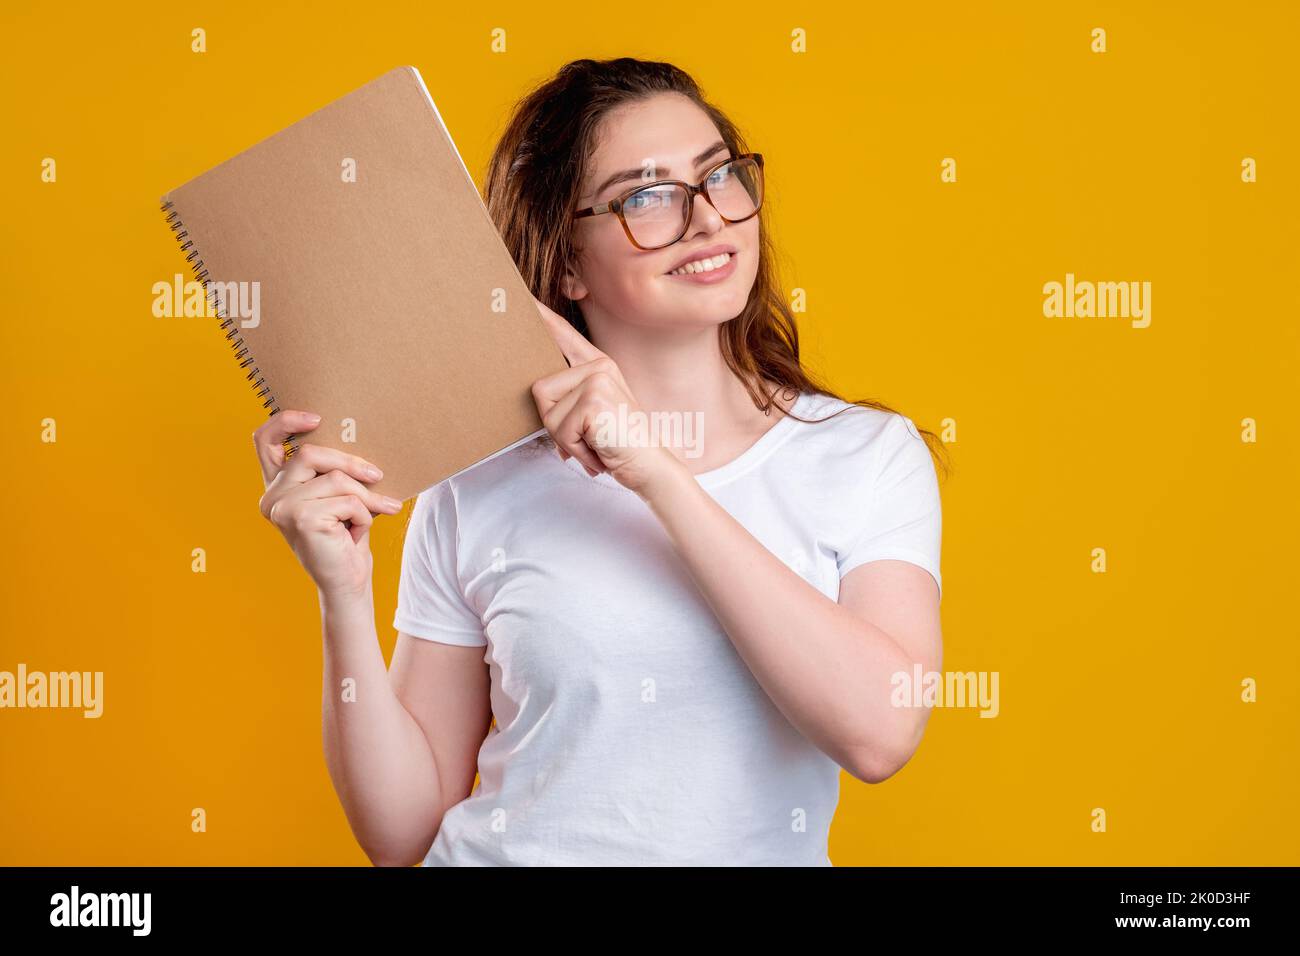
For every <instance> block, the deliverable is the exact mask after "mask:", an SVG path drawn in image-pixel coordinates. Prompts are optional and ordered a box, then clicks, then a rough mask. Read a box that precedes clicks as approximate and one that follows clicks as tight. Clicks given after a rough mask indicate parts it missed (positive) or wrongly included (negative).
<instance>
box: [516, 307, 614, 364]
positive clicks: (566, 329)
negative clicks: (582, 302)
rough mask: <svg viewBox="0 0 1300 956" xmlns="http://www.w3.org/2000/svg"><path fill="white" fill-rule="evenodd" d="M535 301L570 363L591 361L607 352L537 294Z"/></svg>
mask: <svg viewBox="0 0 1300 956" xmlns="http://www.w3.org/2000/svg"><path fill="white" fill-rule="evenodd" d="M533 301H534V302H535V303H537V311H538V312H539V313H540V314H541V316H542V322H543V324H544V325H545V326H546V328H547V331H549V332H550V333H551V338H552V339H554V340H555V344H556V345H557V346H558V347H559V349H560V352H561V353H562V354H563V355H564V357H565V359H567V360H568V363H569V364H570V365H577V364H578V363H580V362H590V361H591V360H592V359H594V358H599V357H600V356H602V355H604V354H605V353H604V352H602V351H601V350H600V349H598V348H596V346H594V345H592V344H591V342H589V341H587V337H586V336H585V335H583V334H582V333H581V332H579V331H578V330H577V329H575V328H574V327H573V326H572V325H570V324H569V321H568V319H566V318H564V317H563V316H562V315H560V314H559V313H557V312H556V311H555V310H553V309H552V308H550V307H549V306H548V305H546V304H545V303H544V302H542V300H541V299H539V298H537V296H533Z"/></svg>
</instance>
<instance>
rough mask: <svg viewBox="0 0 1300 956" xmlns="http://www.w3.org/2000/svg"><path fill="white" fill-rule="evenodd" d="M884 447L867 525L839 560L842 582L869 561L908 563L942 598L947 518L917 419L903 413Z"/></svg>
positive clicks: (883, 439)
mask: <svg viewBox="0 0 1300 956" xmlns="http://www.w3.org/2000/svg"><path fill="white" fill-rule="evenodd" d="M879 442H880V445H879V453H878V457H877V461H876V467H875V481H874V483H873V486H872V492H871V496H870V498H869V499H868V500H869V501H870V504H869V505H868V506H867V509H866V520H865V522H864V523H863V525H862V530H861V531H859V532H858V534H857V537H856V538H855V539H854V540H853V541H852V543H851V544H850V545H849V546H848V548H847V549H846V550H845V551H844V552H843V553H841V554H840V555H839V557H838V562H839V570H840V577H841V578H843V577H844V576H845V575H846V574H848V573H849V572H850V571H852V570H853V569H854V568H856V567H858V566H859V565H862V564H866V563H867V562H868V561H876V560H880V559H885V558H892V559H895V560H899V561H909V562H911V563H912V564H916V565H919V566H920V567H923V568H925V570H927V571H929V572H930V574H931V575H932V576H933V577H934V582H935V584H936V585H937V586H938V588H939V596H940V597H941V598H942V596H943V578H942V577H941V576H940V573H939V550H940V541H941V539H942V525H943V518H942V509H941V505H940V499H939V479H938V476H937V475H936V473H935V468H934V459H933V458H932V457H931V455H930V448H929V446H928V445H927V444H926V442H925V439H924V438H923V437H921V433H920V432H919V431H917V428H916V425H915V424H914V423H913V422H912V420H911V419H910V418H908V417H906V416H905V415H900V414H898V413H894V414H893V415H892V416H891V418H890V421H889V422H888V423H887V424H886V425H885V427H884V431H883V432H882V433H881V434H880V436H879Z"/></svg>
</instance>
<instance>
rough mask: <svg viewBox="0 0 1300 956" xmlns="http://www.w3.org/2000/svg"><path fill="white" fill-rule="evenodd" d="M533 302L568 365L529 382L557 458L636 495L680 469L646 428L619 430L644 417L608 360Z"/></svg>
mask: <svg viewBox="0 0 1300 956" xmlns="http://www.w3.org/2000/svg"><path fill="white" fill-rule="evenodd" d="M533 299H534V301H535V302H536V303H537V310H538V311H539V312H540V313H541V316H542V321H543V322H544V323H545V324H546V327H547V329H548V330H549V331H550V333H551V337H552V338H553V339H554V340H555V344H556V345H557V346H559V349H560V351H561V352H562V353H563V354H564V357H565V358H566V359H567V360H568V362H569V368H567V369H565V370H563V371H561V372H556V373H555V374H554V375H547V376H546V377H544V378H539V379H538V380H537V381H536V382H534V383H533V401H535V402H536V403H537V412H538V414H539V415H540V416H541V419H542V424H543V425H545V426H546V430H547V431H548V432H550V434H551V438H552V439H553V440H554V441H555V444H556V446H557V447H558V448H559V450H560V456H561V457H562V458H568V457H573V458H576V459H578V461H579V462H580V463H581V464H582V465H583V467H585V468H586V469H587V473H588V474H590V475H593V476H594V475H596V474H597V473H599V472H602V471H604V472H608V473H609V475H610V476H612V477H613V478H614V479H615V480H616V481H618V483H619V484H621V485H623V486H624V487H625V488H629V489H631V490H632V491H635V492H637V493H638V494H643V493H644V492H645V490H646V489H647V488H648V487H649V486H650V485H651V484H653V483H654V482H655V481H656V480H657V479H659V478H660V477H661V476H663V475H666V474H668V473H669V472H670V471H671V470H673V469H679V468H683V467H685V466H684V465H683V464H682V462H681V460H680V459H679V458H677V457H676V456H675V455H674V454H673V453H672V451H671V450H669V449H668V448H665V447H664V446H662V445H661V444H659V443H658V442H657V441H655V436H654V435H653V434H652V433H651V430H650V429H649V428H648V427H647V428H641V429H631V428H627V427H625V426H626V425H627V423H629V422H633V421H637V420H638V419H642V416H644V413H643V412H642V410H641V406H640V405H638V404H637V401H636V399H635V398H634V397H633V395H632V392H631V390H630V389H629V388H628V387H627V383H626V382H625V381H623V373H622V372H620V371H619V368H618V365H617V364H616V363H615V362H614V360H613V359H612V358H610V357H609V356H608V355H606V354H605V353H604V352H602V351H601V350H600V349H598V348H596V346H594V345H592V344H591V342H589V341H588V340H587V338H586V337H585V336H583V334H582V333H581V332H579V331H578V330H577V329H575V328H574V327H573V326H572V325H570V324H569V322H568V320H566V319H565V318H564V317H563V316H561V315H560V314H558V313H557V312H555V311H554V310H553V309H551V308H549V307H548V306H546V305H545V304H544V303H543V302H542V301H541V300H540V299H538V298H537V297H536V296H534V297H533ZM641 437H648V441H642V440H640V438H641Z"/></svg>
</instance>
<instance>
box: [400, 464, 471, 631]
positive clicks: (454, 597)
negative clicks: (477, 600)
mask: <svg viewBox="0 0 1300 956" xmlns="http://www.w3.org/2000/svg"><path fill="white" fill-rule="evenodd" d="M457 540H458V530H457V525H456V499H455V496H454V495H453V494H452V491H451V485H450V483H449V482H447V481H444V482H441V483H440V484H437V485H434V486H433V487H432V488H429V489H427V490H425V491H422V492H420V494H419V495H417V496H416V499H415V505H414V506H413V507H412V509H411V520H410V522H409V523H408V524H407V527H406V540H405V541H404V542H403V544H402V572H401V577H400V578H399V579H398V585H397V612H396V614H394V615H393V627H395V628H396V629H397V630H399V631H405V632H406V633H407V634H410V635H411V636H412V637H419V638H423V639H424V640H426V641H438V642H440V643H443V644H463V645H467V646H471V647H482V646H483V645H485V644H487V638H486V637H485V636H484V635H483V623H482V621H481V620H479V616H478V615H477V614H476V613H474V611H473V609H472V608H470V607H469V605H468V604H466V602H465V598H464V596H463V595H462V594H461V590H460V584H459V582H458V580H457V575H456V550H457V549H456V545H457Z"/></svg>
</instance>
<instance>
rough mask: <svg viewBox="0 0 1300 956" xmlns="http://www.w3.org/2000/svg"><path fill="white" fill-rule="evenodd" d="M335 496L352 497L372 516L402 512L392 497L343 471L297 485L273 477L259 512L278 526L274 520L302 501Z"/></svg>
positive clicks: (302, 502) (301, 503) (397, 502)
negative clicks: (372, 488) (361, 503)
mask: <svg viewBox="0 0 1300 956" xmlns="http://www.w3.org/2000/svg"><path fill="white" fill-rule="evenodd" d="M339 495H355V496H356V497H357V498H359V499H360V500H361V501H362V502H364V503H365V505H366V507H367V508H368V509H369V510H370V512H372V513H373V514H397V513H398V512H400V511H401V510H402V503H401V502H400V501H398V500H397V499H396V498H390V497H388V496H387V495H381V494H379V493H378V492H375V491H373V490H371V489H370V488H367V487H366V486H365V485H363V484H362V483H361V482H359V481H357V480H356V479H355V478H353V477H352V476H350V475H348V474H346V473H345V472H342V471H338V470H334V471H327V472H326V473H325V474H323V475H317V476H316V477H314V478H312V479H310V480H309V481H305V482H298V483H294V482H291V481H289V480H288V479H287V478H286V476H285V474H284V473H281V474H280V475H277V476H276V478H275V480H274V481H273V482H272V483H271V488H270V489H269V490H268V491H267V493H266V495H264V496H263V502H262V513H263V514H264V515H265V516H266V517H267V519H269V520H270V522H271V523H272V524H278V523H279V522H278V520H277V518H279V517H285V516H286V515H288V514H291V513H292V512H293V511H294V510H295V508H298V507H301V506H303V505H304V504H305V503H306V502H309V501H317V500H320V499H322V498H333V497H337V496H339Z"/></svg>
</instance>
